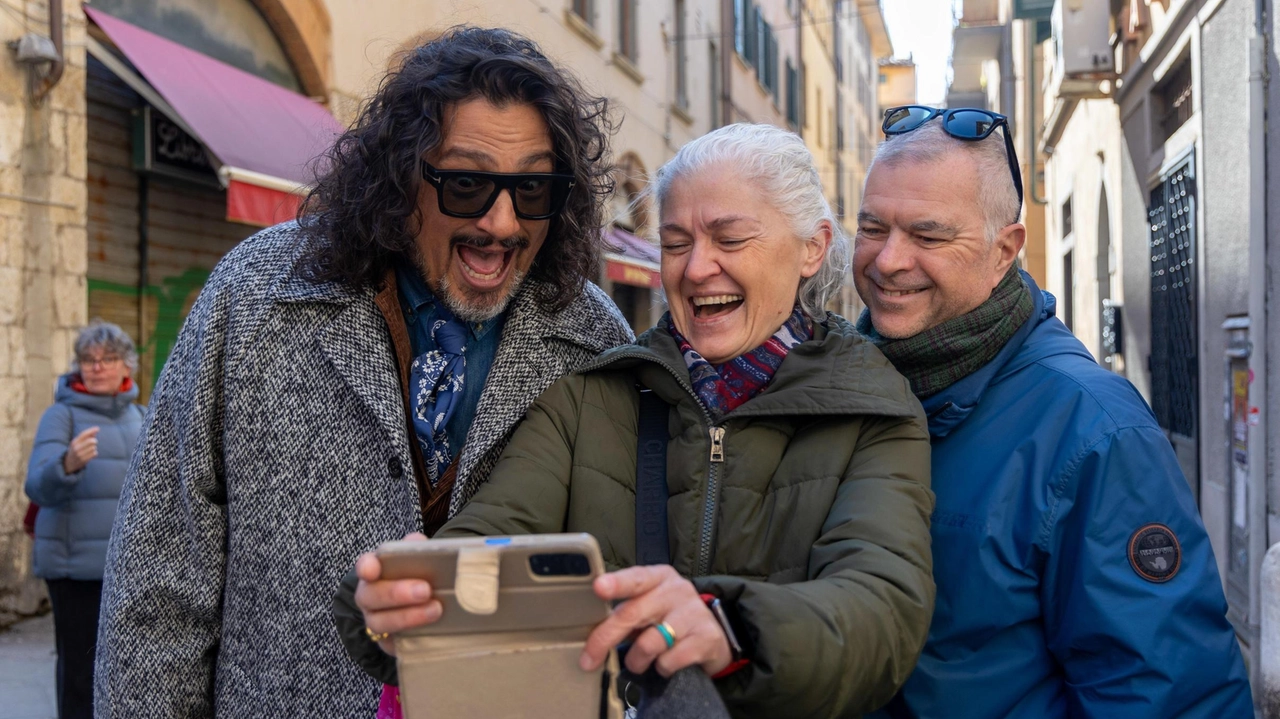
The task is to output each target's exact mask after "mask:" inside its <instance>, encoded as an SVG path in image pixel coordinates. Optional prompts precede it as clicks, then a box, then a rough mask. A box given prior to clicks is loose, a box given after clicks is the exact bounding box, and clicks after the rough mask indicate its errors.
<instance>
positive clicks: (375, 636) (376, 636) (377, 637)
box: [364, 627, 391, 643]
mask: <svg viewBox="0 0 1280 719" xmlns="http://www.w3.org/2000/svg"><path fill="white" fill-rule="evenodd" d="M364 633H365V636H367V637H369V638H370V639H372V640H373V641H374V642H375V643H376V642H380V641H382V640H384V639H386V638H387V637H389V636H391V632H375V631H373V630H372V629H370V628H368V627H365V628H364Z"/></svg>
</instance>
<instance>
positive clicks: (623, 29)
mask: <svg viewBox="0 0 1280 719" xmlns="http://www.w3.org/2000/svg"><path fill="white" fill-rule="evenodd" d="M637 5H639V0H618V54H619V55H621V56H623V57H625V58H627V59H628V60H630V61H631V62H633V63H634V62H635V61H636V6H637Z"/></svg>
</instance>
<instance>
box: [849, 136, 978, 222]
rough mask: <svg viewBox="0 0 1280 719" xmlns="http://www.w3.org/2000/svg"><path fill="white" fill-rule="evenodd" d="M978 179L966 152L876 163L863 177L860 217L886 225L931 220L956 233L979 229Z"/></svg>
mask: <svg viewBox="0 0 1280 719" xmlns="http://www.w3.org/2000/svg"><path fill="white" fill-rule="evenodd" d="M980 189H981V188H980V185H979V179H978V176H977V171H976V168H975V167H974V166H973V162H972V160H971V159H970V158H969V157H967V156H966V155H965V153H956V154H947V155H944V156H942V157H938V158H931V159H915V158H896V159H894V160H892V161H887V162H885V161H878V162H876V163H875V164H874V165H872V167H871V171H870V172H869V173H867V181H866V185H865V187H864V190H863V193H862V205H861V208H860V211H861V213H868V214H870V215H874V216H875V217H877V218H878V219H879V220H880V221H881V222H883V223H885V224H902V225H903V226H906V225H908V224H911V223H917V222H921V221H926V220H928V221H933V222H940V223H945V224H948V225H953V226H956V227H957V228H960V229H966V228H969V227H975V228H977V227H982V226H983V213H982V203H981V192H980Z"/></svg>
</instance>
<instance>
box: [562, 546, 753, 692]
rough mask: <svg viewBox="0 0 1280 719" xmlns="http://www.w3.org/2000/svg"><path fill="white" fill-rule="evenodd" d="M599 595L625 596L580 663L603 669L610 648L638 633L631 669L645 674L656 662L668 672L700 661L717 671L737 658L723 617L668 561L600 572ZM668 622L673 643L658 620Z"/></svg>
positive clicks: (707, 669) (587, 667) (709, 670)
mask: <svg viewBox="0 0 1280 719" xmlns="http://www.w3.org/2000/svg"><path fill="white" fill-rule="evenodd" d="M595 591H596V595H597V596H599V597H600V598H601V599H605V600H618V599H625V600H626V601H624V602H623V603H622V604H619V605H618V606H617V607H616V608H615V609H614V610H613V613H612V614H610V615H609V618H608V619H606V620H604V621H603V622H601V623H600V624H599V625H598V626H596V628H595V630H594V631H592V632H591V636H589V637H588V638H587V645H586V647H585V648H584V649H583V652H582V658H581V659H580V660H579V664H580V665H581V666H582V668H583V669H585V670H587V671H592V670H595V669H598V668H599V667H600V665H601V664H603V663H604V660H605V658H606V657H608V655H609V650H610V649H612V648H613V647H615V646H617V645H618V644H619V643H620V642H622V641H623V640H624V639H626V638H627V637H629V636H633V635H634V636H635V639H634V641H633V642H632V644H631V649H630V650H629V651H628V652H627V659H626V665H627V669H629V670H631V671H632V672H634V673H636V674H642V673H644V672H645V670H647V669H648V668H649V665H650V664H652V665H654V666H655V668H656V669H657V671H658V673H659V674H661V675H662V676H664V677H669V676H671V675H672V674H675V673H676V672H678V671H680V670H681V669H684V668H685V667H691V666H701V667H702V669H703V671H705V672H706V673H707V674H708V675H710V676H715V675H716V674H717V673H719V672H720V671H721V670H723V669H724V668H725V667H727V666H729V662H731V661H732V660H733V651H732V650H731V649H730V648H729V640H728V638H727V637H726V636H725V633H724V630H723V629H721V628H720V622H719V620H717V619H716V618H715V615H714V614H712V613H711V610H710V609H708V608H707V605H706V603H705V602H703V600H702V597H701V596H700V595H699V594H698V590H697V589H696V588H695V587H694V586H693V582H690V581H689V580H688V579H685V578H684V577H682V576H680V574H679V573H677V572H676V570H675V569H673V568H672V567H670V566H669V565H666V564H654V565H648V566H639V567H630V568H628V569H621V570H619V571H616V572H610V573H608V574H604V575H601V576H600V577H598V578H596V581H595ZM664 622H665V623H666V625H667V628H668V629H670V630H671V632H672V633H673V634H674V635H675V636H674V639H675V641H674V643H672V644H671V645H670V646H668V644H667V640H666V639H665V638H664V637H663V635H662V632H660V631H659V630H658V629H657V627H656V625H658V624H661V623H664Z"/></svg>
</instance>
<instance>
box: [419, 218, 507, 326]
mask: <svg viewBox="0 0 1280 719" xmlns="http://www.w3.org/2000/svg"><path fill="white" fill-rule="evenodd" d="M494 242H495V240H494V239H493V238H492V237H480V236H473V235H467V234H456V235H454V236H453V237H450V238H449V255H450V262H452V261H453V254H454V248H455V247H456V246H458V245H466V246H471V247H477V248H482V247H488V246H489V245H491V244H494ZM497 244H499V245H501V246H502V247H503V248H504V249H506V250H512V251H519V250H523V249H527V248H528V247H529V239H528V238H527V237H522V236H517V237H508V238H506V239H503V240H498V241H497ZM457 261H458V262H461V261H462V259H461V258H459V259H458V260H457ZM511 261H512V262H515V256H514V254H513V255H512V258H511ZM511 273H512V275H511V280H510V282H508V283H507V285H506V286H504V287H500V288H498V289H496V290H493V291H492V292H483V293H476V292H473V291H471V290H469V289H468V288H466V287H465V286H463V287H454V286H453V284H452V283H450V282H449V272H448V271H447V270H446V271H445V272H444V274H443V275H442V276H441V277H440V281H439V282H437V283H436V287H435V288H434V289H435V292H436V296H437V297H439V298H440V300H441V301H443V302H444V304H445V306H446V307H448V308H449V311H450V312H452V313H453V314H454V316H455V317H457V318H458V319H460V320H462V321H463V322H487V321H488V320H491V319H493V318H494V317H497V316H498V315H500V314H502V313H503V312H504V311H505V310H506V309H507V305H508V304H510V303H511V298H512V297H514V296H515V294H516V291H517V290H519V289H520V285H521V284H522V283H523V282H524V278H525V273H524V272H521V271H520V270H517V269H515V268H512V269H511Z"/></svg>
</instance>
